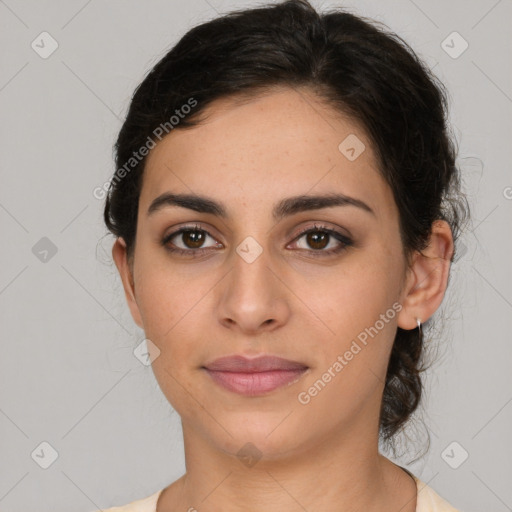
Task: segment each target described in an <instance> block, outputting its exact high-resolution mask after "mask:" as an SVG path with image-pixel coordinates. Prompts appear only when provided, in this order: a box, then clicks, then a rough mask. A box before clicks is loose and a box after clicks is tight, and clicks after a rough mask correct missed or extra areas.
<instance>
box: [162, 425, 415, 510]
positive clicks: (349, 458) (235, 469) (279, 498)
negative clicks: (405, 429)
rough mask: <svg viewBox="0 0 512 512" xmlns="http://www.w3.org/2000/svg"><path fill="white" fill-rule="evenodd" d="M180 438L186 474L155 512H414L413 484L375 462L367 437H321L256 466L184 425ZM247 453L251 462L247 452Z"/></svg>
mask: <svg viewBox="0 0 512 512" xmlns="http://www.w3.org/2000/svg"><path fill="white" fill-rule="evenodd" d="M183 433H184V442H185V458H186V467H187V472H186V473H185V475H183V476H182V477H181V478H180V479H179V480H177V481H176V482H175V483H174V484H173V485H172V486H171V487H170V488H167V489H166V490H165V491H164V493H162V494H163V495H162V496H161V499H160V500H159V503H158V506H157V512H174V511H178V510H186V511H191V512H193V511H194V510H199V511H201V512H238V511H241V510H243V511H247V512H261V511H262V510H264V511H265V512H277V511H279V512H281V511H282V510H290V511H291V510H297V511H304V510H307V511H309V512H313V511H316V510H322V511H340V510H343V511H346V512H349V511H350V512H359V511H361V512H362V511H365V512H374V511H375V512H377V511H379V512H383V511H387V510H390V511H391V510H393V511H395V512H396V510H400V511H401V512H414V511H415V509H416V492H417V491H416V484H415V483H414V481H413V480H412V479H411V478H410V476H409V475H407V474H406V473H405V472H404V471H403V470H402V469H400V468H399V467H398V466H396V465H395V464H393V463H392V462H391V461H389V460H388V459H386V458H385V457H383V456H382V455H381V454H379V452H378V438H377V436H376V435H375V436H373V438H372V440H373V442H372V443H369V442H368V439H369V438H368V433H367V432H365V433H364V435H361V433H359V435H358V436H357V437H355V436H353V435H349V434H347V435H344V436H339V435H335V434H333V435H331V436H325V437H324V438H323V441H322V443H321V444H320V445H319V444H315V445H310V446H307V447H303V448H302V449H294V450H293V454H291V451H290V452H289V454H288V455H287V454H279V456H277V455H276V456H274V457H268V456H267V457H265V456H264V455H262V457H261V458H260V459H258V456H257V452H255V451H254V452H252V455H253V456H254V457H253V459H252V460H250V458H248V459H244V461H245V462H244V461H242V460H241V459H240V457H238V456H237V455H236V451H235V452H234V453H233V454H230V453H226V452H225V451H219V450H218V449H217V448H215V447H213V446H212V444H210V443H208V442H207V441H206V440H205V439H204V437H202V436H201V435H199V433H197V432H195V431H194V430H193V429H191V428H187V426H186V425H184V426H183ZM363 439H364V442H363V441H362V440H363ZM245 450H246V452H247V453H248V454H251V448H247V447H246V449H245ZM227 451H230V450H227ZM257 459H258V460H257Z"/></svg>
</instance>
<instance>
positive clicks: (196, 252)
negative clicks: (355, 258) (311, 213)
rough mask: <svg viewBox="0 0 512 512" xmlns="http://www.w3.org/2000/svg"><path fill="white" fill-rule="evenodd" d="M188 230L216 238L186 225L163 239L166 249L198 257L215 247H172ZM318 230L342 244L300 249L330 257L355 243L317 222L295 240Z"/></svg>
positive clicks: (316, 255) (295, 239)
mask: <svg viewBox="0 0 512 512" xmlns="http://www.w3.org/2000/svg"><path fill="white" fill-rule="evenodd" d="M186 231H201V232H203V233H206V235H208V236H209V237H211V238H214V237H213V236H212V235H211V234H210V233H209V232H208V231H207V230H206V229H203V228H201V226H199V225H197V224H196V225H195V226H184V227H182V228H180V229H178V230H177V231H174V232H173V233H170V234H169V235H167V236H165V237H164V238H163V240H162V242H161V243H162V245H163V246H164V247H165V249H166V250H167V251H169V252H171V253H173V254H178V255H183V256H192V257H194V258H197V257H200V256H201V255H202V254H203V253H205V252H208V251H209V250H211V249H213V248H211V247H208V248H200V249H181V248H179V247H174V248H172V247H170V246H169V245H168V244H169V242H170V241H171V240H172V239H173V238H174V237H175V236H177V235H180V234H182V233H184V232H186ZM316 232H321V233H322V232H325V233H327V234H328V235H330V236H331V237H333V238H335V239H336V240H337V241H338V242H341V245H340V246H339V247H337V248H335V249H330V250H328V251H325V250H323V249H316V250H315V249H310V250H308V249H299V250H306V251H308V252H310V253H311V254H312V256H313V257H315V258H318V257H320V258H321V257H328V256H332V255H335V254H338V253H340V252H342V251H344V250H346V248H347V247H350V246H352V245H353V241H352V240H351V239H350V238H348V237H347V236H345V235H342V234H341V233H339V232H338V231H336V230H334V229H330V228H328V227H327V226H322V225H319V226H317V225H316V224H315V225H314V227H313V228H311V227H309V228H305V229H303V230H302V231H301V232H300V233H299V234H298V235H297V236H296V237H295V238H294V239H293V241H294V242H295V241H297V240H299V239H300V238H302V237H303V236H304V235H306V234H309V233H316ZM329 241H330V240H329Z"/></svg>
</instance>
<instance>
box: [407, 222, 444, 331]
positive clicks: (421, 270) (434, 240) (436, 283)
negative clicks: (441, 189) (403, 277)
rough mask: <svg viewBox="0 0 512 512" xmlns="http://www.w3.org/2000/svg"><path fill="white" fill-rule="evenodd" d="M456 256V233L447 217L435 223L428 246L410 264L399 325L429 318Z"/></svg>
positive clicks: (442, 293) (415, 323) (415, 324)
mask: <svg viewBox="0 0 512 512" xmlns="http://www.w3.org/2000/svg"><path fill="white" fill-rule="evenodd" d="M452 256H453V237H452V232H451V228H450V225H449V224H448V223H447V222H446V221H444V220H436V221H435V222H434V223H433V224H432V230H431V234H430V240H429V244H428V246H427V247H426V248H425V249H424V250H423V251H421V253H419V252H418V253H416V254H415V256H414V260H413V263H412V264H411V267H410V268H409V272H408V279H407V283H406V286H405V287H404V290H403V295H402V301H401V304H402V306H403V309H402V310H401V311H400V314H399V315H398V327H400V328H402V329H406V330H409V329H414V328H416V327H417V326H418V324H417V319H418V318H419V319H420V320H421V322H422V323H424V322H426V321H427V320H428V319H429V318H430V317H431V316H432V315H433V314H434V313H435V312H436V310H437V309H438V308H439V306H440V305H441V303H442V301H443V298H444V294H445V292H446V287H447V285H448V276H449V272H450V264H451V258H452Z"/></svg>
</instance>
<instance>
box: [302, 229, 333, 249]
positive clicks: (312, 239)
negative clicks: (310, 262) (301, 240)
mask: <svg viewBox="0 0 512 512" xmlns="http://www.w3.org/2000/svg"><path fill="white" fill-rule="evenodd" d="M329 238H330V235H329V234H328V233H325V232H322V231H320V232H319V231H314V232H309V233H307V234H306V241H307V243H308V245H309V246H310V247H311V248H313V249H325V247H326V246H327V245H328V243H329Z"/></svg>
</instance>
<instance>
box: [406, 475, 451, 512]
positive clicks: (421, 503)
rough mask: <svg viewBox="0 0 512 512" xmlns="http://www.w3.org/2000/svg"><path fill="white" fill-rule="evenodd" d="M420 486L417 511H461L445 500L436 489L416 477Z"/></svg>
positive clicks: (418, 486) (417, 484)
mask: <svg viewBox="0 0 512 512" xmlns="http://www.w3.org/2000/svg"><path fill="white" fill-rule="evenodd" d="M414 479H415V480H416V486H417V488H418V502H417V505H416V512H460V511H458V510H457V509H456V508H454V507H452V506H451V505H450V504H449V503H448V502H447V501H445V500H444V499H443V498H441V496H439V494H437V493H436V492H435V491H434V489H432V488H431V487H429V486H428V485H427V484H425V483H424V482H422V481H421V480H419V479H418V478H416V477H414Z"/></svg>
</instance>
